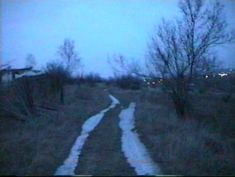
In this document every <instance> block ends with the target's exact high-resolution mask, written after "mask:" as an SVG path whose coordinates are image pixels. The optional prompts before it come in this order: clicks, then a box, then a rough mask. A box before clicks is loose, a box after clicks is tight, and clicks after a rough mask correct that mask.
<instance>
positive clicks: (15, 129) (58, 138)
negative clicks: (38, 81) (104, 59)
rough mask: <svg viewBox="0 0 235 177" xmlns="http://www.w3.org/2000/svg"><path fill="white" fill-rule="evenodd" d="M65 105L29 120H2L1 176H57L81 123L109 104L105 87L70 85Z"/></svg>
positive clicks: (0, 132) (0, 144) (0, 124)
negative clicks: (57, 169) (58, 168)
mask: <svg viewBox="0 0 235 177" xmlns="http://www.w3.org/2000/svg"><path fill="white" fill-rule="evenodd" d="M65 98H66V100H65V105H64V106H59V105H57V108H58V111H45V110H44V111H42V110H41V111H40V113H41V116H40V117H37V118H32V120H30V121H28V122H23V123H22V122H18V121H16V120H12V119H8V118H4V119H2V120H1V122H0V157H1V158H0V175H36V174H37V175H53V173H54V172H55V170H56V168H57V167H58V166H59V165H61V163H63V161H64V159H65V158H66V157H67V155H68V154H69V151H70V148H71V146H72V145H73V143H74V141H75V139H76V137H77V136H78V134H79V133H80V130H81V125H82V124H83V122H84V121H85V120H86V119H87V118H89V117H90V116H91V115H93V114H96V113H97V112H98V111H100V110H101V109H103V108H105V107H107V106H108V104H109V103H110V100H109V98H108V95H107V93H106V92H105V91H103V89H102V88H90V87H85V86H80V87H77V86H67V87H66V97H65Z"/></svg>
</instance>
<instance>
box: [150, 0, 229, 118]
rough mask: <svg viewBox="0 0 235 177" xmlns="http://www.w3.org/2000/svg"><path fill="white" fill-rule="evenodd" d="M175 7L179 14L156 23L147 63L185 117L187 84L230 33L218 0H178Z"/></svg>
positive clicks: (206, 66) (212, 59)
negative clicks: (169, 19) (208, 4)
mask: <svg viewBox="0 0 235 177" xmlns="http://www.w3.org/2000/svg"><path fill="white" fill-rule="evenodd" d="M179 8H180V12H181V14H182V18H180V19H176V20H175V21H169V22H166V21H165V20H163V22H162V24H160V25H159V26H158V28H157V31H156V33H155V34H154V36H153V38H152V41H151V44H150V46H149V49H150V52H149V53H150V57H149V58H148V64H149V67H150V68H152V73H154V74H155V75H156V74H158V72H159V73H160V75H161V77H162V78H163V79H164V88H165V90H166V91H167V92H168V93H169V94H170V96H171V98H172V100H173V102H174V105H175V108H176V111H177V114H178V115H179V116H180V117H183V118H186V117H187V113H188V110H189V105H190V104H189V103H190V102H189V87H190V84H191V83H192V81H193V80H194V79H195V78H196V77H197V76H198V75H202V74H203V73H206V72H207V71H208V70H210V69H211V68H212V67H213V66H214V63H215V61H216V60H215V59H216V58H215V55H213V49H214V48H215V47H216V46H218V45H221V44H225V43H227V42H231V41H232V39H233V35H232V33H230V32H228V31H226V30H227V24H226V21H225V18H224V16H223V5H222V4H220V3H219V2H215V3H214V4H213V5H211V6H207V5H206V3H205V1H204V0H181V1H180V3H179Z"/></svg>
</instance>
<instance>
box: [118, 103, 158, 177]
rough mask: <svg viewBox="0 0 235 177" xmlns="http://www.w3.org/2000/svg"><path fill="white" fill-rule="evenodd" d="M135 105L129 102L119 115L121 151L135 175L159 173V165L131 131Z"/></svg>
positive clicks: (133, 124)
mask: <svg viewBox="0 0 235 177" xmlns="http://www.w3.org/2000/svg"><path fill="white" fill-rule="evenodd" d="M135 106H136V105H135V103H131V104H130V105H129V107H128V108H127V109H124V110H122V112H121V113H120V115H119V118H120V122H119V126H120V128H121V129H122V139H121V141H122V151H123V152H124V154H125V156H126V158H127V161H128V163H129V164H130V165H131V166H132V167H134V168H135V171H136V173H137V175H159V174H160V169H159V167H158V166H157V165H156V164H155V163H154V161H153V160H152V159H151V157H150V156H149V154H148V152H147V150H146V148H145V146H144V144H143V143H142V142H141V141H140V139H139V138H138V134H137V133H136V132H133V130H134V128H135V122H134V111H135Z"/></svg>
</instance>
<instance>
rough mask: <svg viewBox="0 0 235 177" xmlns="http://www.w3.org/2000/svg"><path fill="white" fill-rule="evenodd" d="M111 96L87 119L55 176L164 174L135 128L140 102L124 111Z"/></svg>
mask: <svg viewBox="0 0 235 177" xmlns="http://www.w3.org/2000/svg"><path fill="white" fill-rule="evenodd" d="M109 97H110V99H111V100H112V104H111V105H110V106H109V107H108V108H106V109H104V110H102V111H100V113H98V114H96V115H94V116H92V117H90V118H89V119H88V120H87V121H85V122H84V124H83V125H82V131H81V134H80V135H79V136H78V137H77V139H76V141H75V143H74V145H73V146H72V148H71V150H70V154H69V156H68V158H67V159H65V161H64V163H63V164H62V165H61V166H60V167H59V168H58V169H57V170H56V172H55V175H70V176H73V175H75V174H82V175H126V176H129V175H136V174H137V175H159V174H160V169H159V167H158V166H157V165H156V164H155V163H154V162H153V160H152V159H151V157H150V156H149V154H148V152H147V150H146V148H145V146H144V144H142V143H141V141H140V139H139V138H138V134H137V133H136V132H135V131H134V129H135V123H134V119H135V117H134V112H135V106H136V104H135V103H131V104H130V105H129V107H128V108H126V109H123V110H121V106H120V105H119V104H120V103H119V101H118V100H117V99H116V98H115V97H113V96H112V95H109ZM111 109H112V110H111ZM101 120H102V123H100V121H101ZM99 123H100V124H99Z"/></svg>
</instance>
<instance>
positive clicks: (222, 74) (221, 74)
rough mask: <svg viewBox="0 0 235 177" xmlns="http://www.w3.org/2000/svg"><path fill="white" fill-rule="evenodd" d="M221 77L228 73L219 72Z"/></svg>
mask: <svg viewBox="0 0 235 177" xmlns="http://www.w3.org/2000/svg"><path fill="white" fill-rule="evenodd" d="M218 75H219V76H220V77H224V76H227V75H228V74H227V73H219V74H218Z"/></svg>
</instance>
